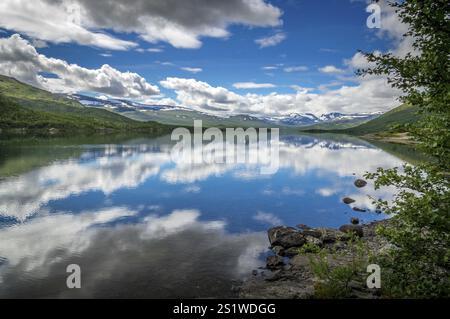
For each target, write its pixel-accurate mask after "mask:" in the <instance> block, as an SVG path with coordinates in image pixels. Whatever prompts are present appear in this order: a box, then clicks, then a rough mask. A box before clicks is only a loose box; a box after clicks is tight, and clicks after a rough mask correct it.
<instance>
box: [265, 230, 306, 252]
mask: <svg viewBox="0 0 450 319" xmlns="http://www.w3.org/2000/svg"><path fill="white" fill-rule="evenodd" d="M305 243H306V239H305V236H304V235H303V234H302V233H300V232H293V233H287V234H285V235H284V236H281V237H279V238H277V239H276V241H275V242H274V243H273V244H274V245H277V246H281V247H283V248H284V249H289V248H292V247H301V246H303V245H304V244H305Z"/></svg>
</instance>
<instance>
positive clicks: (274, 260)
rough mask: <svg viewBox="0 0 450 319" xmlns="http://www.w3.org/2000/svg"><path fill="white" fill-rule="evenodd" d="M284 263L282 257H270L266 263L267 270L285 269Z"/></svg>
mask: <svg viewBox="0 0 450 319" xmlns="http://www.w3.org/2000/svg"><path fill="white" fill-rule="evenodd" d="M283 265H284V262H283V258H281V257H280V256H269V257H267V262H266V266H267V269H271V270H274V269H280V268H281V267H283Z"/></svg>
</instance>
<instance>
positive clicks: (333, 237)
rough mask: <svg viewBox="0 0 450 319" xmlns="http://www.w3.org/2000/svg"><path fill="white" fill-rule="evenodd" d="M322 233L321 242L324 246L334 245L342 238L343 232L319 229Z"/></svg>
mask: <svg viewBox="0 0 450 319" xmlns="http://www.w3.org/2000/svg"><path fill="white" fill-rule="evenodd" d="M318 230H320V232H321V234H322V235H321V238H320V239H321V240H322V242H323V243H324V244H330V243H334V242H336V241H338V240H339V238H341V237H342V235H343V234H342V232H340V231H338V230H336V229H332V228H318Z"/></svg>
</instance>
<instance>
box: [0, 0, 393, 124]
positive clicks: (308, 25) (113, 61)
mask: <svg viewBox="0 0 450 319" xmlns="http://www.w3.org/2000/svg"><path fill="white" fill-rule="evenodd" d="M65 1H66V0H63V1H62V2H63V3H64V2H65ZM67 1H68V0H67ZM67 1H66V2H67ZM77 1H78V2H79V4H77V5H78V6H77V8H79V7H81V11H80V12H81V13H80V15H81V21H75V22H70V23H69V24H68V25H64V24H65V23H66V20H67V17H64V16H63V15H64V14H65V13H66V12H67V9H66V8H64V6H63V5H59V6H56V5H54V4H53V3H52V2H51V1H49V0H37V1H36V2H33V5H30V4H28V5H26V4H25V3H26V2H25V1H19V0H9V1H8V0H6V1H4V2H3V4H0V11H4V12H3V14H1V15H0V28H2V29H3V30H4V31H3V32H1V33H0V38H1V39H0V40H3V45H2V44H1V42H0V48H2V47H3V56H2V50H0V58H2V59H0V60H3V61H4V62H3V63H2V62H0V73H3V74H6V75H10V76H14V77H16V78H19V79H20V80H24V81H26V82H28V83H30V84H33V85H36V86H42V87H43V88H46V89H49V90H51V91H67V92H88V93H91V94H97V95H109V96H115V97H124V98H131V99H136V100H141V101H147V102H151V103H158V102H160V101H161V102H164V103H168V104H170V103H173V104H174V105H183V106H186V107H191V108H193V109H196V110H200V111H208V112H209V111H210V110H211V109H216V110H220V111H217V112H219V113H225V114H231V113H248V114H253V115H270V116H282V115H287V114H290V113H297V112H298V113H303V112H311V113H316V114H321V113H325V112H331V111H342V112H344V113H351V112H355V111H360V112H378V111H385V110H388V109H390V108H392V107H394V106H395V105H398V102H396V100H395V99H396V97H398V92H395V91H394V90H392V89H389V88H388V87H387V86H384V88H385V90H381V89H380V85H381V82H382V80H383V79H381V78H376V79H366V80H362V79H356V78H355V77H354V71H355V69H356V67H357V66H358V65H361V63H359V64H358V63H356V62H355V61H356V60H358V61H359V60H361V59H360V57H359V56H355V54H357V50H363V51H373V50H380V51H386V50H389V49H391V50H396V49H397V48H398V47H399V46H400V44H401V42H402V40H401V38H400V37H399V35H398V31H397V30H396V27H397V25H396V24H395V20H393V18H392V13H391V12H390V11H389V9H387V7H386V9H385V7H384V6H383V10H384V11H382V13H383V17H384V18H385V19H386V21H387V22H388V23H386V25H385V26H384V27H383V26H382V29H369V28H368V27H367V25H366V20H367V18H368V16H369V15H370V13H367V12H366V7H367V3H366V2H365V1H356V0H323V1H310V0H298V1H295V0H277V1H275V0H274V1H263V0H257V1H254V2H253V4H251V5H250V4H249V1H247V0H233V1H230V3H231V2H232V3H233V4H230V7H226V5H223V3H222V4H221V3H220V1H211V2H209V3H207V2H205V3H207V4H205V6H204V8H202V10H198V11H199V12H194V10H196V9H195V7H189V6H188V5H186V3H187V2H192V1H187V2H178V3H179V4H180V7H182V6H183V4H182V3H185V5H186V6H187V8H179V9H177V7H176V6H175V7H173V8H172V9H171V11H170V10H169V11H168V10H166V9H167V8H160V7H161V6H162V4H161V1H159V2H158V1H156V0H150V1H148V0H147V3H145V0H133V1H130V2H128V3H129V5H132V3H135V6H136V7H138V6H139V5H142V6H143V7H142V10H144V9H145V8H146V6H145V5H149V6H151V8H150V9H148V10H149V11H148V13H145V12H142V13H141V12H139V10H136V11H137V12H133V11H132V10H130V12H128V11H126V12H124V13H123V15H124V17H125V18H127V17H128V16H129V18H135V19H136V20H139V21H141V20H142V21H145V23H140V24H139V25H137V24H136V25H132V26H130V25H128V24H127V21H126V20H125V18H124V21H117V22H116V21H115V20H114V17H109V16H108V15H107V12H108V8H106V7H105V8H103V7H102V4H104V5H105V6H107V2H106V1H99V2H98V3H99V4H98V6H97V7H96V6H95V5H92V4H86V3H88V2H87V1H84V0H77ZM77 1H75V2H77ZM142 1H144V4H142V3H141V2H142ZM172 1H175V0H172ZM21 2H22V3H21ZM116 2H117V3H120V2H123V0H117V1H116ZM169 2H170V1H169ZM200 2H201V1H200ZM34 3H36V4H35V5H34ZM39 5H41V6H44V7H39ZM232 5H233V6H232ZM34 6H35V7H34ZM240 6H241V7H240ZM43 8H44V9H45V10H47V11H48V10H54V13H53V16H54V17H57V18H55V21H56V22H55V23H54V24H53V25H47V24H48V23H47V24H45V23H44V22H43V21H44V20H43V21H39V19H44V18H45V17H46V15H45V14H42V17H40V16H41V15H40V13H39V10H44V9H43ZM234 8H236V11H234ZM25 9H26V10H28V11H29V13H30V14H31V16H33V19H31V18H29V16H26V10H25ZM169 9H170V8H169ZM109 10H111V8H109ZM159 10H160V11H159ZM183 10H185V11H183ZM221 10H222V11H223V12H221ZM155 11H158V13H154V12H155ZM172 11H176V12H175V13H174V12H172ZM178 11H180V12H179V13H178ZM19 12H23V13H21V14H20V13H19ZM167 12H170V13H167ZM185 12H188V13H185ZM49 14H51V12H49ZM215 14H218V16H219V17H221V18H220V19H222V21H219V22H216V20H217V18H214V15H215ZM127 15H128V16H127ZM133 15H134V16H133ZM201 15H205V16H201ZM211 15H212V17H210V16H211ZM6 17H7V18H6ZM155 17H156V18H155ZM69 18H72V17H69ZM109 18H111V19H110V21H105V19H106V20H107V19H109ZM59 19H61V21H62V22H61V23H58V21H59ZM64 19H66V20H64ZM197 19H198V22H197ZM116 20H117V19H116ZM161 21H162V22H161ZM382 21H383V20H382ZM393 21H394V22H393ZM72 23H75V25H74V24H72ZM77 23H78V24H79V25H77ZM78 27H80V31H77V32H75V31H70V30H78ZM58 28H61V30H59V29H58ZM81 28H82V29H81ZM216 29H217V30H216ZM67 30H69V31H70V32H67ZM81 32H84V33H86V34H84V33H83V34H82V35H80V33H81ZM14 34H18V35H19V36H16V38H15V39H14V41H13V40H12V38H11V37H14ZM105 35H106V36H107V37H108V39H104V36H105ZM100 37H101V38H100ZM271 37H275V39H276V38H278V39H279V41H274V42H273V43H271V44H272V45H267V46H263V45H261V43H267V41H265V40H267V39H270V38H271ZM91 38H93V40H92V41H91ZM86 39H88V40H86ZM269 42H270V41H269ZM269 44H270V43H269ZM30 46H31V47H34V49H35V50H36V51H37V52H36V53H37V54H41V55H43V56H45V60H43V62H41V61H39V62H30V61H35V60H39V59H41V60H42V59H44V58H43V57H40V58H36V56H38V55H37V54H36V53H30V49H31V48H30ZM147 49H150V50H151V52H150V51H148V50H147ZM14 50H16V51H14ZM5 51H6V52H5ZM10 51H13V52H16V53H15V54H14V57H13V58H11V52H10ZM22 51H23V52H27V54H30V55H29V57H25V55H23V54H18V53H17V52H22ZM8 52H9V53H10V54H9V55H8ZM17 56H24V57H23V58H22V60H18V59H17ZM352 58H354V61H353V62H352ZM357 58H359V59H357ZM8 59H9V61H8ZM27 59H28V60H27ZM54 59H57V60H58V63H59V61H60V62H61V63H63V64H64V65H65V66H64V67H61V66H60V65H55V61H54ZM359 62H360V61H359ZM58 63H56V64H58ZM61 63H59V64H61ZM105 64H108V65H109V66H110V67H111V68H112V69H114V72H116V71H117V72H119V73H117V74H119V76H118V77H117V74H116V73H114V76H116V78H115V81H119V82H120V81H122V80H123V84H117V83H115V84H111V83H108V84H106V85H105V83H106V82H108V81H106V82H105V81H103V80H99V78H101V79H103V77H104V76H105V75H104V74H103V73H105V72H103V71H101V68H102V65H105ZM30 65H31V67H30ZM74 65H76V66H77V67H79V68H82V70H81V71H80V72H78V71H74V70H73V69H74V68H73V67H72V66H74ZM326 66H328V68H326V69H324V67H326ZM333 67H334V68H333ZM62 68H63V69H64V70H62ZM30 69H31V70H30ZM54 70H55V72H53V71H54ZM83 72H87V73H88V74H90V75H92V80H89V77H87V76H84V78H83V79H80V78H79V77H81V76H83V75H81V74H84V73H83ZM95 72H97V74H96V75H95V74H94V73H95ZM126 72H133V73H135V74H136V76H135V77H134V78H133V79H131V80H130V79H129V78H127V76H126V75H124V74H126ZM52 73H55V74H56V75H55V76H50V78H53V79H50V80H49V79H42V78H41V77H42V76H44V77H49V76H48V74H52ZM91 73H92V74H91ZM106 73H107V75H106V77H108V76H111V72H106ZM52 80H53V81H52ZM89 81H91V83H88V82H89ZM95 81H100V82H101V83H100V84H96V85H93V84H92V82H95ZM143 81H145V82H146V83H145V84H144V87H142V83H143ZM370 81H378V82H372V83H369V82H370ZM109 82H111V81H109ZM239 83H241V85H239ZM242 83H244V85H243V84H242ZM147 84H148V86H147ZM108 85H109V87H108ZM243 87H244V88H243ZM117 88H118V89H117ZM136 88H137V89H136ZM300 88H301V89H300ZM304 88H307V90H306V91H304V90H303V89H304ZM352 88H355V89H352ZM358 88H359V89H360V90H359V91H358ZM302 90H303V91H302ZM378 91H379V92H378ZM299 92H300V93H299ZM374 92H375V93H374ZM352 96H358V99H359V100H357V101H356V100H355V101H354V100H353V98H352ZM364 96H366V97H367V100H368V101H363V99H364ZM340 97H342V99H339V98H340ZM366 104H367V108H366V109H364V107H363V106H365V105H366ZM286 105H288V106H286ZM361 108H363V109H361Z"/></svg>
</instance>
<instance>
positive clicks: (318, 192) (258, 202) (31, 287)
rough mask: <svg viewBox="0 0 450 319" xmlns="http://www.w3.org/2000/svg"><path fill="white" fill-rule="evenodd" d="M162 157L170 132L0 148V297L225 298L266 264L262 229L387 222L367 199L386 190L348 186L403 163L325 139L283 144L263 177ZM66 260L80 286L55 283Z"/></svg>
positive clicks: (250, 170)
mask: <svg viewBox="0 0 450 319" xmlns="http://www.w3.org/2000/svg"><path fill="white" fill-rule="evenodd" d="M170 149H171V142H170V137H160V138H130V137H128V138H127V137H117V138H116V137H114V138H112V137H111V138H106V137H99V138H86V140H83V139H72V140H70V139H52V140H14V141H11V140H9V141H3V142H0V298H8V297H31V298H46V297H57V298H69V297H70V298H72V297H86V298H91V297H100V298H101V297H117V298H120V297H138V298H139V297H147V298H160V297H169V298H177V297H180V298H181V297H183V298H188V297H192V298H196V297H230V296H233V292H232V286H233V285H234V284H235V281H237V280H242V279H245V278H246V277H249V276H251V272H252V270H253V269H257V268H258V267H261V266H263V265H264V258H265V256H266V255H267V254H268V240H267V229H268V228H270V227H272V226H276V225H289V226H295V225H298V224H307V225H309V226H326V227H339V226H341V225H343V224H347V223H348V222H349V220H350V218H351V217H358V218H360V219H361V220H362V221H364V222H369V221H372V220H377V219H382V218H385V216H383V215H379V214H376V213H375V212H373V206H372V199H371V198H370V196H373V197H378V196H379V197H382V198H387V199H388V198H390V197H391V196H392V192H393V191H392V190H383V191H379V192H377V193H375V192H374V191H373V187H372V186H371V185H369V186H367V187H365V188H362V189H356V188H355V187H354V186H353V182H354V180H355V179H356V178H358V177H361V176H362V175H363V174H364V173H365V172H366V171H374V170H375V169H376V168H377V167H380V166H381V167H392V166H399V165H401V164H402V162H403V160H401V159H399V158H398V157H396V156H394V155H391V154H396V153H397V152H396V151H395V149H394V151H393V150H392V149H390V150H389V152H387V151H384V150H382V149H380V148H378V147H375V146H374V145H372V144H369V143H368V142H365V141H362V140H358V139H354V138H344V137H336V136H300V135H289V136H281V143H280V169H279V170H278V172H276V173H275V174H273V175H261V174H259V170H258V165H242V164H240V165H237V164H208V165H206V164H200V165H199V164H197V165H182V164H176V163H174V162H173V161H172V160H171V156H170V154H169V152H170ZM345 196H350V197H352V198H354V199H355V200H356V203H355V206H357V207H359V208H364V209H369V210H372V211H369V212H365V213H358V212H354V211H353V210H352V207H351V206H347V205H345V204H343V203H342V198H343V197H345ZM69 264H78V265H80V267H81V269H82V289H79V290H69V289H67V287H66V278H67V276H68V274H67V273H66V267H67V265H69Z"/></svg>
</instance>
